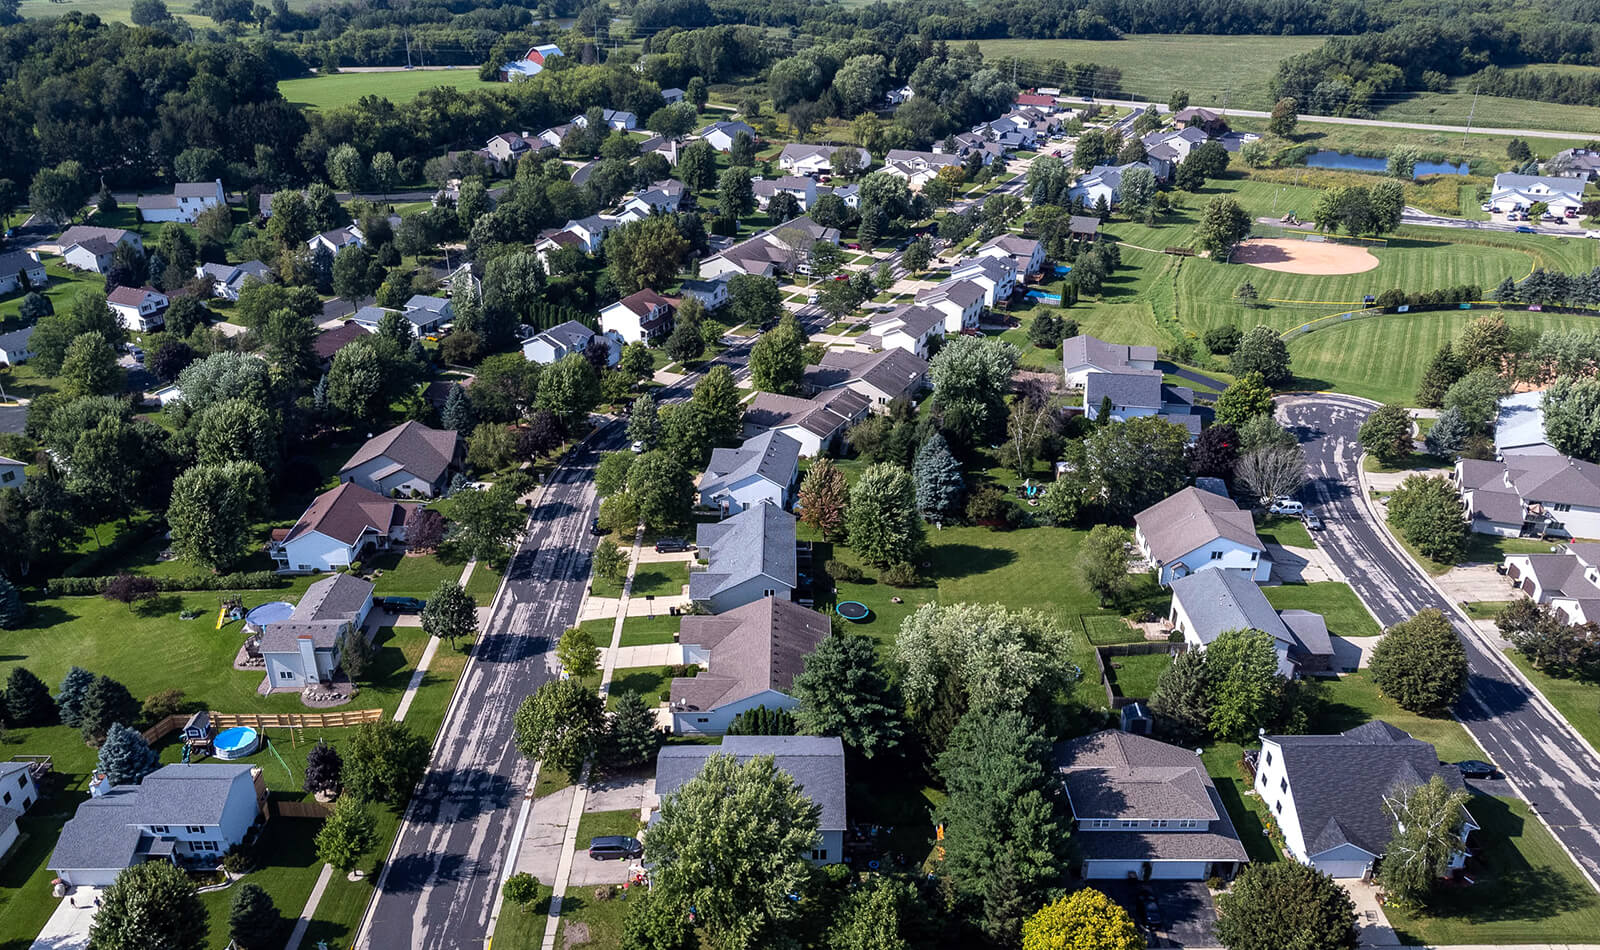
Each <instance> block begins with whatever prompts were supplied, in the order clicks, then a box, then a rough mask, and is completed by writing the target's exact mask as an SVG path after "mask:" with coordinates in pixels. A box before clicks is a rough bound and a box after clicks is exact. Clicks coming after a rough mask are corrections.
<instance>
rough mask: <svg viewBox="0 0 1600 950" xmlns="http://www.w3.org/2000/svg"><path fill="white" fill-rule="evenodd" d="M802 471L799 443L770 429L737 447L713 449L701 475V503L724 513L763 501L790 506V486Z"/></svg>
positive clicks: (745, 508) (779, 505) (749, 506)
mask: <svg viewBox="0 0 1600 950" xmlns="http://www.w3.org/2000/svg"><path fill="white" fill-rule="evenodd" d="M799 475H800V443H799V442H796V441H795V440H794V439H791V438H789V437H788V436H786V435H784V434H783V433H782V432H777V431H774V430H770V429H769V430H768V431H766V432H763V433H761V434H760V435H756V436H752V437H750V438H748V439H745V440H744V443H743V444H741V445H740V446H739V447H738V448H736V449H712V450H711V461H710V462H708V463H707V464H706V470H705V474H703V475H701V476H700V488H699V491H700V504H701V505H703V506H705V507H707V508H720V509H722V510H723V512H724V513H726V512H732V511H745V510H747V509H749V508H752V507H754V506H756V505H759V504H761V503H763V502H765V503H767V504H769V505H777V506H778V507H779V508H787V507H789V490H790V489H791V488H792V487H794V483H795V480H796V479H797V478H798V477H799Z"/></svg>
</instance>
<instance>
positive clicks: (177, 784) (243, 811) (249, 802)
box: [49, 762, 267, 887]
mask: <svg viewBox="0 0 1600 950" xmlns="http://www.w3.org/2000/svg"><path fill="white" fill-rule="evenodd" d="M266 816H267V786H266V782H265V781H263V779H262V775H261V769H260V768H259V767H258V766H254V765H251V764H249V763H248V762H201V763H191V764H186V765H168V766H164V767H162V768H159V769H156V770H155V771H154V772H151V773H150V774H149V775H146V776H145V777H144V781H143V782H140V783H139V784H138V785H117V786H111V784H110V783H109V782H108V781H107V780H106V778H105V776H104V775H103V774H102V775H99V776H97V777H96V778H95V780H94V781H92V782H91V783H90V785H89V798H88V800H86V801H84V802H83V803H82V804H80V805H79V806H78V811H77V814H75V815H73V816H72V818H71V819H70V820H68V821H67V823H66V824H65V825H63V826H62V827H61V836H60V837H59V838H57V839H56V848H55V852H54V853H53V854H51V855H50V864H49V867H50V870H51V871H54V872H55V875H56V876H57V877H59V878H60V879H61V881H62V883H64V884H67V885H68V886H70V887H109V886H111V884H112V883H114V882H115V881H116V879H117V875H118V874H121V873H122V871H123V870H124V869H126V868H130V867H133V866H134V865H135V864H143V863H145V862H146V861H171V862H172V863H174V864H179V863H182V864H184V865H195V864H199V865H201V866H206V867H215V866H216V865H217V864H218V863H220V862H221V860H222V856H223V855H224V854H226V853H227V852H228V851H229V850H230V849H232V848H233V847H234V846H235V845H237V844H239V843H240V842H242V841H244V839H245V836H246V835H247V834H248V833H249V831H250V829H251V827H253V826H254V825H255V824H256V823H257V822H258V821H264V820H265V819H266Z"/></svg>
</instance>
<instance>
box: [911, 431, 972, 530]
mask: <svg viewBox="0 0 1600 950" xmlns="http://www.w3.org/2000/svg"><path fill="white" fill-rule="evenodd" d="M911 473H912V477H914V478H915V479H916V482H917V510H918V511H919V512H921V513H922V517H924V518H926V519H928V520H929V521H938V522H944V521H954V520H955V519H956V518H958V517H960V515H961V510H962V507H963V506H964V505H965V503H966V497H967V479H966V475H965V473H963V472H962V470H961V463H960V462H959V461H957V460H956V457H955V454H954V453H953V452H951V451H950V443H948V442H946V441H945V440H944V436H943V435H940V434H939V433H938V432H935V433H933V434H932V435H930V436H928V438H927V439H926V440H924V441H923V443H922V447H921V448H919V449H917V459H916V462H915V463H914V464H913V465H912V467H911Z"/></svg>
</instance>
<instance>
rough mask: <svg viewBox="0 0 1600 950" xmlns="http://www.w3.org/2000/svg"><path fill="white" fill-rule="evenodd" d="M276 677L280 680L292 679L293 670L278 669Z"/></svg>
mask: <svg viewBox="0 0 1600 950" xmlns="http://www.w3.org/2000/svg"><path fill="white" fill-rule="evenodd" d="M278 679H281V680H292V679H294V672H293V671H291V670H279V671H278Z"/></svg>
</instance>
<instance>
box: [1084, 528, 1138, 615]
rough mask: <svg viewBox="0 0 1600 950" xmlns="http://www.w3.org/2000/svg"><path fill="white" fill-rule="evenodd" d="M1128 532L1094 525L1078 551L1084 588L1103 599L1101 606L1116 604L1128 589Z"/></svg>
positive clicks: (1122, 529)
mask: <svg viewBox="0 0 1600 950" xmlns="http://www.w3.org/2000/svg"><path fill="white" fill-rule="evenodd" d="M1131 540H1132V538H1131V536H1130V535H1129V534H1128V531H1127V529H1125V528H1118V527H1114V526H1112V525H1104V524H1100V525H1095V526H1094V527H1093V528H1091V529H1090V530H1089V535H1088V537H1086V538H1084V539H1083V543H1082V545H1081V546H1080V547H1079V548H1078V574H1079V576H1081V577H1082V578H1083V583H1084V586H1085V587H1088V588H1089V590H1091V591H1093V592H1094V594H1095V596H1097V597H1098V598H1100V606H1102V607H1104V606H1107V605H1109V604H1115V603H1116V602H1117V601H1118V600H1120V599H1121V597H1122V594H1123V592H1124V591H1125V590H1127V587H1128V545H1129V543H1130V542H1131Z"/></svg>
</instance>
